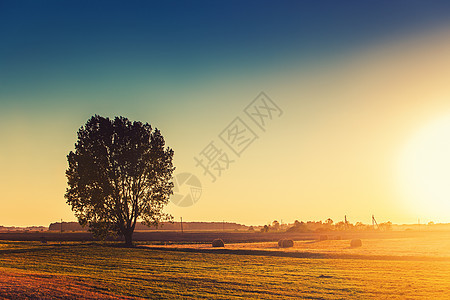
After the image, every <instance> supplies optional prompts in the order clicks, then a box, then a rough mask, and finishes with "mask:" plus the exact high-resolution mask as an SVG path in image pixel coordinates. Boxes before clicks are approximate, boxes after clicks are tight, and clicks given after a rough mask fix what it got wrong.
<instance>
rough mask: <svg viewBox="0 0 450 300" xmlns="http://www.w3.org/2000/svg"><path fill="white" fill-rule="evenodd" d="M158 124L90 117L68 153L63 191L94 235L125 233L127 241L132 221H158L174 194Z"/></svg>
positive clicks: (165, 216) (151, 223) (169, 161)
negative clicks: (154, 126)
mask: <svg viewBox="0 0 450 300" xmlns="http://www.w3.org/2000/svg"><path fill="white" fill-rule="evenodd" d="M164 146H165V142H164V138H163V136H162V135H161V133H160V131H159V130H158V129H155V130H152V127H151V126H150V125H149V124H147V123H145V124H143V123H141V122H131V121H129V120H128V119H127V118H124V117H116V118H115V119H114V120H110V119H109V118H104V117H101V116H98V115H95V116H93V117H91V118H90V119H89V120H88V121H87V123H86V125H85V126H84V127H81V128H80V130H79V131H78V141H77V143H76V144H75V152H73V151H70V153H69V155H68V156H67V160H68V162H69V167H68V169H67V171H66V176H67V181H68V185H69V188H68V189H67V192H66V194H65V197H66V199H67V203H68V204H69V205H71V206H72V210H73V211H74V212H75V216H76V217H77V218H78V221H79V223H80V224H81V225H83V226H86V225H88V226H89V228H90V229H89V230H90V231H91V232H92V233H93V234H94V236H96V237H99V238H105V237H106V236H108V235H111V234H119V235H122V236H124V238H125V243H126V245H127V246H132V236H133V232H134V228H135V226H136V222H137V221H138V220H142V221H143V223H144V224H146V225H147V226H158V224H159V223H160V222H162V221H166V220H171V219H172V216H170V215H168V214H165V213H163V208H164V206H165V205H167V203H168V201H169V196H170V195H171V194H172V193H173V192H172V190H173V183H172V181H171V179H172V173H173V171H174V169H175V168H174V167H173V165H172V158H173V150H172V149H170V148H168V147H166V148H165V147H164Z"/></svg>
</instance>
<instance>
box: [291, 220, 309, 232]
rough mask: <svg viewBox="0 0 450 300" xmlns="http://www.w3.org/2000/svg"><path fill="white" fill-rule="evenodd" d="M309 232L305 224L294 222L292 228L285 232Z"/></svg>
mask: <svg viewBox="0 0 450 300" xmlns="http://www.w3.org/2000/svg"><path fill="white" fill-rule="evenodd" d="M307 231H309V229H308V226H307V225H306V223H305V222H298V221H295V222H294V226H292V227H290V228H288V230H286V232H307Z"/></svg>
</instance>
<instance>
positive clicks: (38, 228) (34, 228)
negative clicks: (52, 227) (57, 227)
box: [0, 226, 47, 231]
mask: <svg viewBox="0 0 450 300" xmlns="http://www.w3.org/2000/svg"><path fill="white" fill-rule="evenodd" d="M44 230H47V227H44V226H29V227H15V226H10V227H6V226H0V231H44Z"/></svg>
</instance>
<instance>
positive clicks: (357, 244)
mask: <svg viewBox="0 0 450 300" xmlns="http://www.w3.org/2000/svg"><path fill="white" fill-rule="evenodd" d="M361 246H362V242H361V240H360V239H354V240H352V241H351V242H350V247H352V248H356V247H361Z"/></svg>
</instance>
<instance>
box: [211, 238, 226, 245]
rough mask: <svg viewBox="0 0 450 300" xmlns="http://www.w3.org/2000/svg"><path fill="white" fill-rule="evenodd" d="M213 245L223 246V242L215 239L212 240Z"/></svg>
mask: <svg viewBox="0 0 450 300" xmlns="http://www.w3.org/2000/svg"><path fill="white" fill-rule="evenodd" d="M212 246H213V247H225V243H224V242H223V241H222V240H221V239H215V240H214V241H212Z"/></svg>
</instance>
